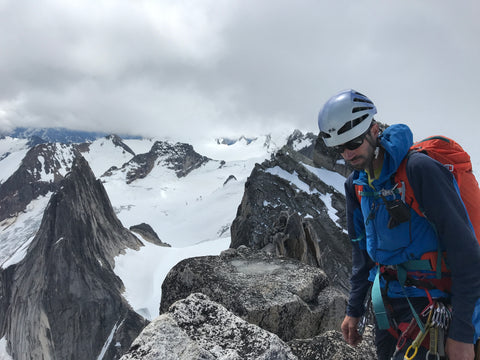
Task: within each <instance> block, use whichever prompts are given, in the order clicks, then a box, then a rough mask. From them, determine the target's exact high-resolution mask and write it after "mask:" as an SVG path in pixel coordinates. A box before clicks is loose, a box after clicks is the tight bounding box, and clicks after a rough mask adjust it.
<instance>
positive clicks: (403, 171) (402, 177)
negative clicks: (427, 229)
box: [394, 149, 425, 216]
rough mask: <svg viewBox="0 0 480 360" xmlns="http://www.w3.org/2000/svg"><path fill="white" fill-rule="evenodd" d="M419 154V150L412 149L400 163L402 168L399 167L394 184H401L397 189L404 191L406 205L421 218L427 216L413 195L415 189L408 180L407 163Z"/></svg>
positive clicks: (403, 196)
mask: <svg viewBox="0 0 480 360" xmlns="http://www.w3.org/2000/svg"><path fill="white" fill-rule="evenodd" d="M415 152H417V150H414V149H410V150H409V151H408V153H407V155H406V156H405V158H404V159H403V160H402V162H401V163H400V166H399V167H398V170H397V172H396V173H395V176H394V182H395V183H396V184H399V186H397V188H399V189H402V198H403V200H404V201H405V203H406V204H407V205H408V206H410V207H411V208H412V209H413V210H415V212H416V213H417V214H418V215H420V216H425V215H424V214H423V211H422V210H421V208H420V204H419V203H418V201H417V200H416V198H415V194H414V193H413V188H412V186H411V185H410V181H409V180H408V175H407V163H408V159H409V158H410V156H411V155H412V154H413V153H415Z"/></svg>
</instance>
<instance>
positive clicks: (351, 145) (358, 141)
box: [333, 129, 370, 154]
mask: <svg viewBox="0 0 480 360" xmlns="http://www.w3.org/2000/svg"><path fill="white" fill-rule="evenodd" d="M369 130H370V129H369ZM368 133H369V131H367V132H365V133H363V134H362V135H360V136H357V137H356V138H355V139H353V140H350V141H349V142H346V143H345V144H341V145H337V146H333V150H335V151H336V152H338V153H339V154H341V153H343V152H344V151H345V150H346V149H348V150H355V149H358V148H359V147H360V146H361V145H362V144H363V142H364V141H365V137H366V136H367V134H368Z"/></svg>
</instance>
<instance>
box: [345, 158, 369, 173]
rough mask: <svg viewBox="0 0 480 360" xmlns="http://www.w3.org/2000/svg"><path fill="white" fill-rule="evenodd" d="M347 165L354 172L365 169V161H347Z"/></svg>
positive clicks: (359, 159) (358, 159)
mask: <svg viewBox="0 0 480 360" xmlns="http://www.w3.org/2000/svg"><path fill="white" fill-rule="evenodd" d="M347 164H348V165H350V167H352V168H353V169H355V170H359V171H361V170H363V169H365V161H364V160H363V159H361V158H357V159H353V160H352V161H347Z"/></svg>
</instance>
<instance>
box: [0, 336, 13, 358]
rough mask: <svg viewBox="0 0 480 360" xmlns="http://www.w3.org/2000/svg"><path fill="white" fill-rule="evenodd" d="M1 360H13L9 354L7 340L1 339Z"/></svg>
mask: <svg viewBox="0 0 480 360" xmlns="http://www.w3.org/2000/svg"><path fill="white" fill-rule="evenodd" d="M0 360H13V358H12V357H11V356H10V355H8V353H7V339H6V338H4V337H3V338H1V339H0Z"/></svg>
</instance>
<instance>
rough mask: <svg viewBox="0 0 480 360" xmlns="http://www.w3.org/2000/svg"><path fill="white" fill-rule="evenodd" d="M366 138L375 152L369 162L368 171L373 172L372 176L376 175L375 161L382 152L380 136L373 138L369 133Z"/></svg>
mask: <svg viewBox="0 0 480 360" xmlns="http://www.w3.org/2000/svg"><path fill="white" fill-rule="evenodd" d="M365 140H367V142H368V144H369V145H370V146H371V147H372V149H373V154H372V156H371V159H370V161H369V162H368V172H369V173H370V174H371V176H375V168H374V166H373V163H374V161H375V160H376V159H377V158H378V156H379V154H380V139H379V137H377V138H376V140H373V139H372V135H371V134H368V135H367V136H366V137H365Z"/></svg>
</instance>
